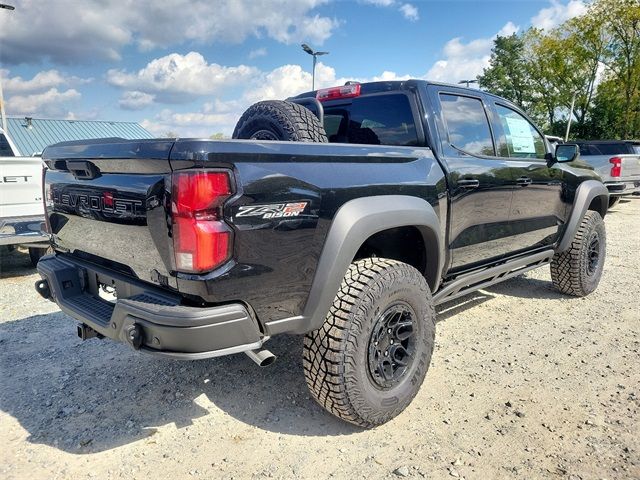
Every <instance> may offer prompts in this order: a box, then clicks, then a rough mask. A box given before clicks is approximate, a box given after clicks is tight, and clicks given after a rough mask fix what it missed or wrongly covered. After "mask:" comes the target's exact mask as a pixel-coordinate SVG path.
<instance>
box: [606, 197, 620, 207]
mask: <svg viewBox="0 0 640 480" xmlns="http://www.w3.org/2000/svg"><path fill="white" fill-rule="evenodd" d="M618 203H620V197H619V196H615V197H609V208H613V207H615V206H616V205H617V204H618Z"/></svg>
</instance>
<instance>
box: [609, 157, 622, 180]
mask: <svg viewBox="0 0 640 480" xmlns="http://www.w3.org/2000/svg"><path fill="white" fill-rule="evenodd" d="M609 163H610V164H611V165H613V166H612V167H611V176H612V177H619V176H620V175H622V159H621V158H620V157H613V158H610V159H609Z"/></svg>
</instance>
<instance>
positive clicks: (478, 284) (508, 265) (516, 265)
mask: <svg viewBox="0 0 640 480" xmlns="http://www.w3.org/2000/svg"><path fill="white" fill-rule="evenodd" d="M553 254H554V251H553V250H545V251H543V252H540V253H536V254H534V255H530V256H527V257H522V258H516V259H514V260H509V261H507V262H505V263H503V264H501V265H496V266H495V267H490V268H486V269H484V270H481V271H479V272H474V273H469V274H467V275H462V276H460V277H458V278H455V279H453V280H451V281H449V282H446V283H445V284H444V285H443V286H442V288H440V290H438V291H437V292H436V294H435V295H434V296H433V301H434V303H435V304H436V305H440V304H442V303H445V302H448V301H450V300H454V299H456V298H460V297H463V296H464V295H467V294H468V293H471V292H474V291H476V290H480V289H481V288H486V287H488V286H490V285H494V284H496V283H500V282H502V281H504V280H507V279H508V278H512V277H515V276H516V275H520V274H521V273H524V272H527V271H529V270H533V269H534V268H538V267H540V266H542V265H544V264H546V263H549V262H550V261H551V258H552V257H553Z"/></svg>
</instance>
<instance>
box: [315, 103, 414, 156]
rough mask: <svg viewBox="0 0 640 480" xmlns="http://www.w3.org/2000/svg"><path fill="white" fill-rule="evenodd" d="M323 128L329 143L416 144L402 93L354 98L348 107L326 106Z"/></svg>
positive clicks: (411, 114)
mask: <svg viewBox="0 0 640 480" xmlns="http://www.w3.org/2000/svg"><path fill="white" fill-rule="evenodd" d="M324 128H325V130H326V132H327V137H328V138H329V141H330V142H332V143H359V144H368V145H401V146H416V145H418V133H417V130H416V125H415V120H414V115H413V111H412V110H411V104H410V103H409V99H408V98H407V96H406V95H404V94H391V95H372V96H370V97H361V98H355V99H354V100H353V101H352V102H351V104H350V105H340V106H334V107H331V106H328V107H325V112H324Z"/></svg>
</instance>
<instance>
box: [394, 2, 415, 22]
mask: <svg viewBox="0 0 640 480" xmlns="http://www.w3.org/2000/svg"><path fill="white" fill-rule="evenodd" d="M398 10H400V12H401V13H402V15H404V18H406V19H407V20H409V21H411V22H417V21H418V20H420V15H419V14H418V9H417V8H416V6H415V5H411V4H410V3H404V4H402V5H400V8H399V9H398Z"/></svg>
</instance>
